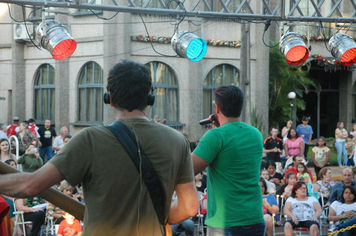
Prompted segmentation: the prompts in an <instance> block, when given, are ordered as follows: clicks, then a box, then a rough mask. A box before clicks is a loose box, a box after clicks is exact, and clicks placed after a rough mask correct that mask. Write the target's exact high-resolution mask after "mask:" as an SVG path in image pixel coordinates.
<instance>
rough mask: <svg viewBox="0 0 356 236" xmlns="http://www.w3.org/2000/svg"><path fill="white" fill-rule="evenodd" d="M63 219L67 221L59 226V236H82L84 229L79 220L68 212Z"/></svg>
mask: <svg viewBox="0 0 356 236" xmlns="http://www.w3.org/2000/svg"><path fill="white" fill-rule="evenodd" d="M63 217H64V219H65V220H63V221H62V222H61V223H60V224H59V228H58V233H57V236H81V235H82V227H81V226H80V222H79V220H77V219H75V218H74V216H72V215H71V214H69V213H68V212H64V213H63Z"/></svg>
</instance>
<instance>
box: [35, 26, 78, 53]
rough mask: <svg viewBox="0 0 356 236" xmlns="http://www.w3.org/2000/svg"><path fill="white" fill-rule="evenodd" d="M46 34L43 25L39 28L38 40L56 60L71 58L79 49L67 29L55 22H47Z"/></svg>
mask: <svg viewBox="0 0 356 236" xmlns="http://www.w3.org/2000/svg"><path fill="white" fill-rule="evenodd" d="M45 26H46V27H45V28H46V32H44V27H43V23H41V24H40V25H39V26H38V27H37V30H36V32H37V39H38V41H39V42H40V45H41V46H42V47H43V48H44V49H46V50H48V51H49V52H50V53H51V54H52V57H53V58H54V59H56V60H63V59H66V58H68V57H69V56H71V55H72V54H73V53H74V51H75V49H76V48H77V43H76V42H75V40H74V39H73V38H72V37H71V36H70V34H69V33H68V32H67V30H66V28H64V26H63V25H61V24H60V23H59V22H57V21H54V20H46V25H45Z"/></svg>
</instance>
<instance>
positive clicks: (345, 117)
mask: <svg viewBox="0 0 356 236" xmlns="http://www.w3.org/2000/svg"><path fill="white" fill-rule="evenodd" d="M339 86H340V89H339V91H340V92H339V120H340V121H343V122H344V124H345V129H346V130H348V131H350V130H352V121H351V118H352V72H351V71H344V70H343V71H341V72H340V78H339Z"/></svg>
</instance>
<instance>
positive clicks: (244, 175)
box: [192, 85, 265, 236]
mask: <svg viewBox="0 0 356 236" xmlns="http://www.w3.org/2000/svg"><path fill="white" fill-rule="evenodd" d="M214 94H215V108H214V114H215V117H216V119H217V121H218V123H220V127H218V128H215V129H211V130H209V131H208V132H206V134H205V135H204V136H203V137H202V138H201V139H200V141H199V145H198V147H197V148H196V149H195V150H194V152H193V154H192V158H193V165H194V172H195V174H197V173H199V172H201V171H202V170H203V169H205V168H206V167H208V186H207V189H208V207H207V216H206V221H205V223H206V224H207V225H208V236H211V235H214V236H215V235H219V236H220V235H221V236H223V235H231V236H234V235H254V236H259V235H264V231H265V223H264V219H263V210H262V193H261V187H260V184H259V178H260V166H261V160H262V152H263V139H262V135H261V133H260V132H259V131H258V130H257V129H256V128H254V127H252V126H251V125H248V124H246V123H243V122H241V121H239V117H240V114H241V110H242V105H243V101H244V95H243V93H242V91H241V89H240V88H238V87H236V86H232V85H229V86H220V87H218V88H217V89H216V90H215V92H214ZM213 125H214V122H213Z"/></svg>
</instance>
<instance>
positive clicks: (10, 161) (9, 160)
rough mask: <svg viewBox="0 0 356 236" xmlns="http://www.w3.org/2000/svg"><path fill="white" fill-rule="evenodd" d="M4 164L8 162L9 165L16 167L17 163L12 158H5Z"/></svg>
mask: <svg viewBox="0 0 356 236" xmlns="http://www.w3.org/2000/svg"><path fill="white" fill-rule="evenodd" d="M5 164H8V165H9V166H11V167H13V168H15V169H17V164H16V161H15V160H14V159H7V160H6V161H5Z"/></svg>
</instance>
